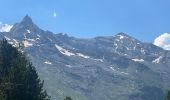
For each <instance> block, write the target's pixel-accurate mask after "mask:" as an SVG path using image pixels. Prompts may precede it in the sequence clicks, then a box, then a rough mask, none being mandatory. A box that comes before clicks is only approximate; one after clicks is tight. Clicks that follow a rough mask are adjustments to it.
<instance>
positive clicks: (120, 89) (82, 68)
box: [0, 15, 170, 100]
mask: <svg viewBox="0 0 170 100" xmlns="http://www.w3.org/2000/svg"><path fill="white" fill-rule="evenodd" d="M0 34H1V35H0V36H1V38H6V39H7V40H8V42H9V43H11V44H12V45H13V46H16V47H18V46H21V47H22V51H23V52H25V53H26V54H27V55H28V57H30V59H31V60H32V62H33V64H34V65H35V66H36V69H37V71H38V73H39V75H40V77H41V79H42V80H44V81H45V87H46V89H47V91H48V93H49V94H50V95H51V96H52V100H60V99H62V98H64V96H66V95H68V96H72V97H73V98H74V99H75V100H164V98H163V97H164V94H165V92H166V90H167V89H170V88H169V87H170V78H169V76H170V52H169V51H166V50H163V49H161V48H159V47H157V46H155V45H153V44H151V43H143V42H141V41H139V40H137V39H135V38H133V37H131V36H128V35H127V34H125V33H118V34H117V35H115V36H110V37H109V36H108V37H104V36H100V37H96V38H92V39H78V38H75V37H70V36H68V35H67V34H62V33H60V34H53V33H52V32H50V31H44V30H42V29H40V28H39V27H38V26H37V25H35V24H34V23H33V21H32V19H31V18H30V17H29V16H28V15H27V16H25V17H24V19H23V20H22V21H21V22H19V23H17V24H15V25H14V26H13V27H12V29H11V30H10V32H1V33H0Z"/></svg>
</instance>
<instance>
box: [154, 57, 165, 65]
mask: <svg viewBox="0 0 170 100" xmlns="http://www.w3.org/2000/svg"><path fill="white" fill-rule="evenodd" d="M162 58H163V57H162V56H160V57H158V58H156V59H155V60H153V61H152V63H157V64H159V63H160V61H161V59H162Z"/></svg>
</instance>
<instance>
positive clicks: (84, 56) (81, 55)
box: [76, 53, 90, 58]
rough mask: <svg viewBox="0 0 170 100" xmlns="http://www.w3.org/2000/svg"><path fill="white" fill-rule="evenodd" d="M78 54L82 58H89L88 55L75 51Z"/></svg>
mask: <svg viewBox="0 0 170 100" xmlns="http://www.w3.org/2000/svg"><path fill="white" fill-rule="evenodd" d="M76 54H77V55H78V56H80V57H83V58H90V57H89V56H86V55H83V54H81V53H76Z"/></svg>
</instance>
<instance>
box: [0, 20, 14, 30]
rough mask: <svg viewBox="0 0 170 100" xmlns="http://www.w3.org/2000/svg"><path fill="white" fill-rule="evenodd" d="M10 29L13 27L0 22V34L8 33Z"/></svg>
mask: <svg viewBox="0 0 170 100" xmlns="http://www.w3.org/2000/svg"><path fill="white" fill-rule="evenodd" d="M12 27H13V25H8V24H2V22H0V32H9V31H10V30H11V28H12Z"/></svg>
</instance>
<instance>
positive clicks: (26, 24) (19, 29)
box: [10, 14, 39, 33]
mask: <svg viewBox="0 0 170 100" xmlns="http://www.w3.org/2000/svg"><path fill="white" fill-rule="evenodd" d="M27 30H29V31H32V32H33V31H38V30H39V28H38V26H37V25H35V24H34V23H33V21H32V19H31V17H30V16H29V15H28V14H27V15H26V16H25V17H24V18H23V19H22V21H21V22H19V23H16V24H15V25H14V26H13V28H12V29H11V31H10V32H11V33H25V32H26V31H27Z"/></svg>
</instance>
